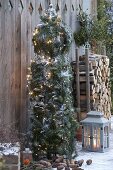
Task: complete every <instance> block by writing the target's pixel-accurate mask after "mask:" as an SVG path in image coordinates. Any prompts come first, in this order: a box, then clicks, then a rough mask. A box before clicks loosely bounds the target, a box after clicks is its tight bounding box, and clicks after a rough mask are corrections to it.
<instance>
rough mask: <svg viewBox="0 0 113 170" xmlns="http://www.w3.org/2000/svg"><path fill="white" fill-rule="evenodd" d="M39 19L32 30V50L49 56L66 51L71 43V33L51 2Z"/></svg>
mask: <svg viewBox="0 0 113 170" xmlns="http://www.w3.org/2000/svg"><path fill="white" fill-rule="evenodd" d="M41 21H42V23H41V24H39V25H38V26H37V27H36V28H35V30H34V32H33V38H32V42H33V46H34V52H35V53H36V54H38V55H40V54H42V53H43V54H44V55H45V56H51V57H55V56H56V55H58V54H61V55H63V54H65V53H67V52H68V50H69V47H70V44H71V33H70V31H69V30H68V29H67V28H66V26H65V24H63V22H62V21H61V19H60V18H59V17H58V16H57V14H56V12H55V10H54V9H53V8H52V5H51V4H50V6H49V9H48V10H47V11H46V13H45V14H44V15H43V16H41Z"/></svg>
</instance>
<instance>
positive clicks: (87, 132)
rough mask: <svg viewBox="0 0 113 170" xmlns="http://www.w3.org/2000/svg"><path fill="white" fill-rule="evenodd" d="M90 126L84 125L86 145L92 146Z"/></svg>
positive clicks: (86, 146) (87, 146)
mask: <svg viewBox="0 0 113 170" xmlns="http://www.w3.org/2000/svg"><path fill="white" fill-rule="evenodd" d="M90 142H91V141H90V126H85V127H84V147H85V148H90V145H91V144H90Z"/></svg>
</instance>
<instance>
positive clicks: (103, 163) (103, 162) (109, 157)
mask: <svg viewBox="0 0 113 170" xmlns="http://www.w3.org/2000/svg"><path fill="white" fill-rule="evenodd" d="M77 145H78V155H79V156H78V157H77V160H80V159H84V163H83V165H82V167H81V168H83V169H84V170H113V117H112V118H111V130H110V147H109V149H108V150H107V151H105V152H104V153H98V152H85V151H82V149H81V143H78V144H77ZM88 159H92V164H91V165H87V164H86V161H87V160H88Z"/></svg>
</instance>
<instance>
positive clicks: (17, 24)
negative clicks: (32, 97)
mask: <svg viewBox="0 0 113 170" xmlns="http://www.w3.org/2000/svg"><path fill="white" fill-rule="evenodd" d="M18 7H19V0H16V1H15V40H14V41H15V58H14V68H15V119H16V120H17V127H19V126H20V110H21V109H20V108H21V14H20V12H19V8H18Z"/></svg>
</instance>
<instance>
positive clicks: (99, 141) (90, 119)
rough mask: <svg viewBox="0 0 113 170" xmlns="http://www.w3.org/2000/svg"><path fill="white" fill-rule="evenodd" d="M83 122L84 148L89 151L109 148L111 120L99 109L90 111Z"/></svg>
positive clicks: (100, 150) (102, 150) (101, 150)
mask: <svg viewBox="0 0 113 170" xmlns="http://www.w3.org/2000/svg"><path fill="white" fill-rule="evenodd" d="M81 123H82V148H83V149H84V150H87V151H95V152H104V151H105V150H106V149H107V148H109V120H107V119H106V118H104V114H103V113H102V112H98V111H90V112H88V113H87V118H85V119H84V120H82V121H81Z"/></svg>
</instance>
